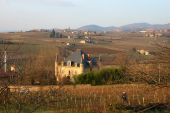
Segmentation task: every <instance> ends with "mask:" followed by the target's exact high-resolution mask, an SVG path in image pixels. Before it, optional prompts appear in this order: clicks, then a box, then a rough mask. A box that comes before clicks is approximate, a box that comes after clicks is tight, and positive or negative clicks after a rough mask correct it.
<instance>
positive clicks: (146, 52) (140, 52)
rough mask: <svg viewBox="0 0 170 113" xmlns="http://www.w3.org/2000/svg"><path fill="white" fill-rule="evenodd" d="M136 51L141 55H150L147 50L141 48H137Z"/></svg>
mask: <svg viewBox="0 0 170 113" xmlns="http://www.w3.org/2000/svg"><path fill="white" fill-rule="evenodd" d="M137 52H138V53H139V54H141V55H146V56H148V55H150V54H149V51H146V50H143V49H141V50H137Z"/></svg>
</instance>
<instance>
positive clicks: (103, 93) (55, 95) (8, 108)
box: [0, 84, 170, 113]
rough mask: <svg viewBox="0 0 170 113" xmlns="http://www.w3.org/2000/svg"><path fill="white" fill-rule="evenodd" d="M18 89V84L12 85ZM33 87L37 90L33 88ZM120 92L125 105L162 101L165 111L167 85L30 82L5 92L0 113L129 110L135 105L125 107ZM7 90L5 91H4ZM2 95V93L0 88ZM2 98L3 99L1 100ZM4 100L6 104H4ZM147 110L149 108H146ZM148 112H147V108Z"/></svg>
mask: <svg viewBox="0 0 170 113" xmlns="http://www.w3.org/2000/svg"><path fill="white" fill-rule="evenodd" d="M12 88H13V89H14V88H15V89H18V88H19V87H12ZM35 89H36V90H35ZM122 92H126V93H127V96H128V103H126V106H147V105H148V104H156V103H162V104H165V105H166V106H164V107H163V108H162V107H161V108H160V109H156V110H158V112H161V111H159V110H163V113H168V111H169V105H168V103H170V88H169V87H168V86H151V85H146V84H124V85H109V86H90V85H77V86H76V85H75V86H62V87H58V86H48V87H45V88H44V86H35V87H34V86H32V87H23V86H22V88H20V90H15V91H14V90H13V91H10V92H8V95H10V96H8V98H6V97H7V95H6V96H5V99H4V100H3V99H1V105H0V108H1V112H2V113H130V112H134V109H125V108H124V107H122V105H124V103H123V101H122V98H121V96H122ZM6 93H7V92H6ZM1 96H2V98H3V93H2V90H1ZM2 100H3V101H2ZM3 103H6V104H3ZM148 111H149V110H148ZM147 113H150V112H147Z"/></svg>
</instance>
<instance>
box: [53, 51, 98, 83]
mask: <svg viewBox="0 0 170 113" xmlns="http://www.w3.org/2000/svg"><path fill="white" fill-rule="evenodd" d="M95 65H96V60H95V58H91V56H90V55H89V54H87V53H85V52H83V51H82V50H77V51H75V52H73V53H72V54H71V55H70V56H68V57H67V58H66V59H64V60H63V61H61V62H60V61H58V55H57V57H56V61H55V76H56V78H57V81H61V80H62V79H63V78H64V77H67V78H70V79H71V78H73V76H76V75H79V74H82V73H85V72H87V71H91V70H92V68H93V67H95Z"/></svg>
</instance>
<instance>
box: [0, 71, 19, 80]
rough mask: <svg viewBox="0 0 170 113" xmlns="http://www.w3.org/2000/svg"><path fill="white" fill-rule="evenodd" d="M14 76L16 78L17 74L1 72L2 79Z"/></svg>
mask: <svg viewBox="0 0 170 113" xmlns="http://www.w3.org/2000/svg"><path fill="white" fill-rule="evenodd" d="M12 76H16V73H13V72H4V71H2V70H0V78H8V77H12Z"/></svg>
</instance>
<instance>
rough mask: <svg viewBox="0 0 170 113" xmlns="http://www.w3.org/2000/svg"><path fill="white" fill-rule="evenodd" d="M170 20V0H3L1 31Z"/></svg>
mask: <svg viewBox="0 0 170 113" xmlns="http://www.w3.org/2000/svg"><path fill="white" fill-rule="evenodd" d="M143 22H147V23H151V24H167V23H170V0H0V31H10V30H30V29H40V28H42V29H43V28H44V29H51V28H67V27H71V28H78V27H81V26H83V25H89V24H97V25H101V26H122V25H125V24H131V23H143Z"/></svg>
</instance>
